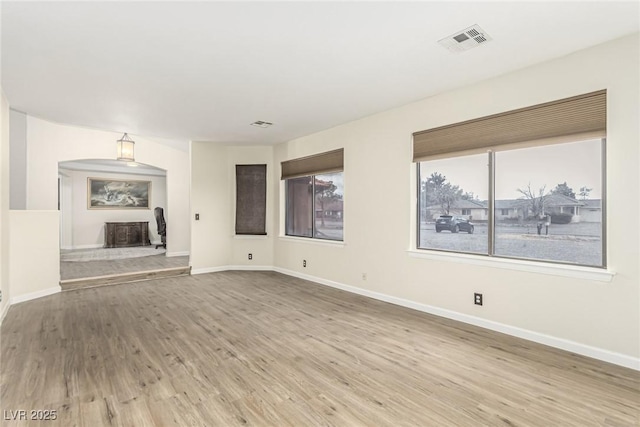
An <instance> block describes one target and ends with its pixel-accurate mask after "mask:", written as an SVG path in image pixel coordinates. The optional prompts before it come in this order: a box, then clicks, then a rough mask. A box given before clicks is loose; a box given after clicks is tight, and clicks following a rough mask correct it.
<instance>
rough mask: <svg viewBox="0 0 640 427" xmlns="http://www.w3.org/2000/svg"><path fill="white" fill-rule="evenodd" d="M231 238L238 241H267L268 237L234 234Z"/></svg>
mask: <svg viewBox="0 0 640 427" xmlns="http://www.w3.org/2000/svg"><path fill="white" fill-rule="evenodd" d="M233 238H234V239H238V240H267V239H268V238H269V236H268V235H266V234H264V235H262V234H234V235H233Z"/></svg>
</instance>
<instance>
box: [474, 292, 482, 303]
mask: <svg viewBox="0 0 640 427" xmlns="http://www.w3.org/2000/svg"><path fill="white" fill-rule="evenodd" d="M473 303H474V304H475V305H482V294H479V293H477V292H476V293H474V294H473Z"/></svg>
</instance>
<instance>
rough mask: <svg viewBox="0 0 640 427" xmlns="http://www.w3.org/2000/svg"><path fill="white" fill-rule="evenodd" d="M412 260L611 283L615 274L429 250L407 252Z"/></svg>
mask: <svg viewBox="0 0 640 427" xmlns="http://www.w3.org/2000/svg"><path fill="white" fill-rule="evenodd" d="M407 252H408V253H409V256H410V257H412V258H421V259H430V260H434V261H448V262H457V263H463V264H472V265H481V266H483V267H494V268H502V269H505V270H516V271H527V272H531V273H539V274H548V275H552V276H562V277H572V278H577V279H586V280H594V281H598V282H611V280H612V279H613V276H615V272H613V271H610V270H606V269H601V268H594V267H583V266H577V265H576V266H574V265H566V264H551V263H545V262H536V261H526V260H519V259H507V258H496V257H489V256H482V255H471V254H457V253H444V252H438V251H429V250H417V249H413V250H408V251H407Z"/></svg>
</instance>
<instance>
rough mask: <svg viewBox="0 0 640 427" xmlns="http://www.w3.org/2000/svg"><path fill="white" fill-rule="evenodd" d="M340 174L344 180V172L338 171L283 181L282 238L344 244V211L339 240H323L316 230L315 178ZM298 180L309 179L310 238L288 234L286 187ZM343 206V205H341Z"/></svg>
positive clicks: (287, 188)
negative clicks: (283, 210) (290, 182)
mask: <svg viewBox="0 0 640 427" xmlns="http://www.w3.org/2000/svg"><path fill="white" fill-rule="evenodd" d="M338 173H339V174H342V177H343V179H344V171H343V170H340V171H333V172H321V173H317V174H313V175H303V176H298V177H291V178H286V179H284V180H283V181H284V188H285V199H284V206H285V215H284V217H285V218H284V237H287V238H295V239H305V240H309V241H314V240H315V241H321V242H333V243H337V244H342V243H344V210H343V214H342V217H341V219H342V222H343V232H342V237H341V238H340V239H331V238H326V237H325V238H323V237H319V236H317V235H316V234H317V229H316V192H315V187H316V176H319V175H328V174H338ZM299 178H309V179H310V180H311V212H310V215H311V236H302V235H296V234H289V233H288V231H289V227H288V225H289V208H288V206H289V196H290V195H289V186H288V181H289V180H290V179H299ZM342 197H343V202H344V194H343V195H342ZM343 206H344V204H343Z"/></svg>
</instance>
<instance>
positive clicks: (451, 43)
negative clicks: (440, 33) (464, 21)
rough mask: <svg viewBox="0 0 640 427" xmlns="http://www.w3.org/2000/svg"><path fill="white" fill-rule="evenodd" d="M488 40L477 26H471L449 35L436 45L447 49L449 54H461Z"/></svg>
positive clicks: (488, 36) (487, 35)
mask: <svg viewBox="0 0 640 427" xmlns="http://www.w3.org/2000/svg"><path fill="white" fill-rule="evenodd" d="M489 40H492V38H491V36H490V35H489V34H487V33H486V32H485V31H484V30H483V29H482V28H480V27H479V26H478V25H472V26H471V27H469V28H466V29H464V30H462V31H458V32H456V33H454V34H451V35H450V36H449V37H445V38H443V39H442V40H438V43H440V44H441V45H442V46H444V47H446V48H447V49H449V50H450V51H451V52H463V51H465V50H469V49H471V48H472V47H476V46H478V45H481V44H483V43H486V42H488V41H489Z"/></svg>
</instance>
